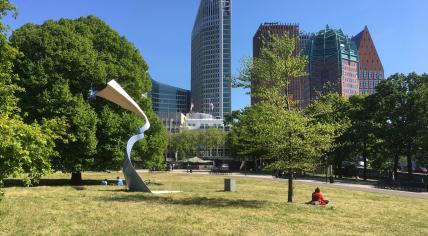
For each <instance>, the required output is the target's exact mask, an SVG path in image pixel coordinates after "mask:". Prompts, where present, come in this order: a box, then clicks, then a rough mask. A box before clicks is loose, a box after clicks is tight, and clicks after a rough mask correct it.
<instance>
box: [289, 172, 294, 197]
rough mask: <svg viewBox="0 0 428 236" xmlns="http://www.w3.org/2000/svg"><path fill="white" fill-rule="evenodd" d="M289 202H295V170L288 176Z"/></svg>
mask: <svg viewBox="0 0 428 236" xmlns="http://www.w3.org/2000/svg"><path fill="white" fill-rule="evenodd" d="M288 202H293V170H289V174H288Z"/></svg>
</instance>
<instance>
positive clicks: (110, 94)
mask: <svg viewBox="0 0 428 236" xmlns="http://www.w3.org/2000/svg"><path fill="white" fill-rule="evenodd" d="M96 95H97V96H99V97H102V98H104V99H106V100H109V101H111V102H113V103H116V104H117V105H119V106H120V107H122V108H124V109H126V110H129V111H132V112H133V113H135V114H137V115H138V116H140V117H141V118H143V119H144V120H145V121H146V123H145V124H144V126H143V127H141V128H139V129H138V130H137V134H136V135H134V136H132V137H131V138H130V139H129V140H128V144H127V145H126V153H125V154H126V155H125V158H124V160H123V169H122V171H123V174H124V176H125V180H126V188H127V190H128V191H134V192H149V193H151V191H150V189H149V188H148V187H147V185H146V184H145V183H144V181H143V180H142V179H141V177H140V176H139V175H138V173H137V171H136V170H135V168H134V166H133V165H132V162H131V151H132V147H133V146H134V144H135V143H136V142H137V141H138V140H141V139H143V138H144V132H146V131H147V130H148V129H149V128H150V123H149V119H147V116H146V114H145V113H144V112H143V110H141V108H140V107H139V106H138V104H137V103H136V102H135V101H134V100H133V99H132V98H131V96H129V95H128V93H127V92H126V91H125V90H124V89H123V88H122V87H121V86H120V85H119V84H118V83H117V82H116V81H115V80H111V81H110V82H108V83H107V87H106V88H104V89H103V90H101V91H99V92H97V93H96Z"/></svg>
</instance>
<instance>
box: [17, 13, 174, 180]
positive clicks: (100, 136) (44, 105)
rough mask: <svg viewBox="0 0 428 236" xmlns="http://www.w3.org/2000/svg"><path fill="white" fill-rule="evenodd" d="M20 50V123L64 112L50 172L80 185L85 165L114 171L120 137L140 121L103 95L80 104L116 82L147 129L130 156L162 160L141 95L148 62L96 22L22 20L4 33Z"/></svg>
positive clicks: (156, 127) (156, 126) (161, 135)
mask: <svg viewBox="0 0 428 236" xmlns="http://www.w3.org/2000/svg"><path fill="white" fill-rule="evenodd" d="M11 42H12V44H13V45H14V46H15V47H17V48H19V49H20V50H21V51H22V52H23V53H24V55H23V56H22V57H19V58H18V59H17V60H15V64H16V68H15V71H16V73H17V74H19V75H20V77H21V78H22V81H20V83H19V85H20V86H22V87H23V88H25V90H26V92H25V93H21V94H20V98H21V100H22V107H23V111H24V112H26V113H28V114H29V115H28V117H26V120H27V121H31V120H38V121H40V120H41V119H43V118H54V117H62V116H63V117H66V118H67V123H68V125H69V128H68V130H67V132H68V133H69V134H70V135H72V140H71V141H70V142H68V143H65V144H59V145H58V148H57V150H58V152H59V153H60V157H61V158H59V159H57V160H55V162H54V164H55V168H56V169H57V170H61V171H65V172H71V173H73V174H72V177H73V178H72V180H74V181H73V182H74V183H76V184H79V183H81V172H82V171H85V170H91V169H95V170H104V169H107V168H111V169H116V168H118V167H119V166H120V164H121V160H122V158H123V155H124V147H125V144H126V141H127V139H128V138H129V137H130V136H131V135H133V134H135V132H136V130H137V128H138V127H141V126H142V125H143V123H144V121H142V120H141V119H139V118H138V117H137V116H136V115H134V114H130V113H129V112H127V111H124V110H123V109H121V108H120V107H119V106H117V105H114V104H111V103H109V102H107V101H104V100H102V99H98V100H96V101H93V102H88V101H86V97H85V96H86V94H87V92H88V90H89V89H90V88H91V87H94V88H99V89H101V88H103V87H105V85H106V83H107V82H108V81H109V80H111V79H115V80H117V81H118V82H119V83H120V84H121V85H122V86H123V87H124V89H125V90H126V91H127V92H128V93H129V94H130V95H131V97H133V98H134V99H135V100H136V102H137V103H138V104H140V105H141V107H143V109H144V110H145V112H146V113H147V115H148V117H149V119H150V122H151V129H150V130H149V131H148V132H147V133H146V138H145V139H144V141H142V142H139V143H137V145H136V147H135V151H134V152H133V155H132V156H133V158H136V156H137V155H138V156H140V155H145V156H144V157H145V159H144V160H145V163H146V164H147V165H155V164H154V162H156V163H160V164H161V163H163V158H162V159H160V158H159V157H160V156H161V153H163V151H164V149H165V148H166V138H167V137H166V132H165V130H164V128H163V127H162V126H161V124H160V120H159V118H158V117H156V116H155V115H154V114H153V112H152V111H151V103H150V101H149V100H148V99H146V98H144V97H143V96H142V94H144V93H146V92H148V91H149V90H150V87H151V83H150V80H149V78H148V74H147V69H148V67H147V64H146V63H145V61H144V59H143V58H142V57H141V55H140V53H139V52H138V50H137V49H136V48H135V47H134V46H133V45H132V44H131V43H129V42H128V41H127V40H126V39H125V38H124V37H121V36H120V35H119V34H118V33H117V32H115V31H114V30H112V29H111V28H110V27H109V26H108V25H107V24H106V23H104V22H103V21H101V20H100V19H98V18H96V17H93V16H89V17H81V18H79V19H76V20H69V19H61V20H59V21H53V20H48V21H46V22H44V23H43V24H42V25H34V24H26V25H24V26H22V27H21V28H19V29H17V30H16V31H15V32H14V33H13V34H12V36H11Z"/></svg>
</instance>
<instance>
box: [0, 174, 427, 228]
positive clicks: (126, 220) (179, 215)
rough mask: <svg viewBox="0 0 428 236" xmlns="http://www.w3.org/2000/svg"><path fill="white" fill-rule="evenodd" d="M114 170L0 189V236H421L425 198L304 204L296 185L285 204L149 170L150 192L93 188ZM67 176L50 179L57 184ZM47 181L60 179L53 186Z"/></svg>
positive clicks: (256, 188)
mask: <svg viewBox="0 0 428 236" xmlns="http://www.w3.org/2000/svg"><path fill="white" fill-rule="evenodd" d="M117 175H119V174H118V173H110V174H109V173H85V174H84V175H83V177H84V179H89V180H94V181H92V182H91V181H89V182H90V183H93V184H94V185H87V186H85V187H84V188H83V189H82V188H73V187H70V186H38V187H31V188H25V187H7V188H5V189H4V190H5V193H6V195H5V199H4V200H3V201H2V202H0V235H136V234H138V235H315V234H321V235H428V201H426V200H421V199H415V198H406V197H397V196H389V195H383V194H374V193H366V192H360V191H350V190H342V189H338V188H328V187H323V188H322V191H323V192H324V195H325V197H326V198H327V199H330V200H331V204H330V205H328V206H325V207H316V206H311V205H306V204H304V202H305V201H308V200H309V197H310V194H311V192H312V191H313V189H314V185H309V184H302V183H296V185H295V203H293V204H288V203H287V185H286V182H279V181H274V180H261V179H244V178H236V179H237V190H238V191H237V192H235V193H229V192H223V191H222V189H223V179H224V178H225V176H204V175H194V174H193V175H192V174H170V173H151V174H144V175H143V177H144V178H145V179H150V180H151V182H152V183H154V184H151V185H150V188H151V189H153V190H182V191H183V192H182V193H173V194H162V195H154V194H146V193H128V192H125V191H123V190H124V189H123V187H118V186H99V185H95V184H96V183H98V182H99V181H100V180H101V179H104V178H109V179H110V180H114V179H115V177H116V176H117ZM68 177H69V175H64V174H54V175H51V176H49V177H48V178H49V179H51V182H50V183H51V184H52V183H58V184H60V183H61V179H67V178H68ZM52 179H59V181H53V180H52Z"/></svg>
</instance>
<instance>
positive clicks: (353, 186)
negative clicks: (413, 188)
mask: <svg viewBox="0 0 428 236" xmlns="http://www.w3.org/2000/svg"><path fill="white" fill-rule="evenodd" d="M173 173H186V170H174V172H173ZM188 174H189V175H209V174H210V173H209V172H207V171H193V173H192V174H190V173H188ZM220 176H221V175H220ZM228 176H233V177H240V178H257V179H271V180H276V181H288V180H287V179H277V178H274V177H273V176H272V175H254V174H252V175H244V174H241V173H232V174H229V175H224V177H228ZM295 181H296V182H300V183H307V184H313V185H317V186H328V187H333V188H342V189H350V190H356V191H364V192H373V193H383V194H388V195H394V196H404V197H414V198H420V199H428V193H427V192H421V193H418V192H407V191H398V190H391V189H382V188H377V187H376V186H375V185H374V184H373V183H370V182H362V183H343V182H338V181H336V182H335V183H334V184H329V183H325V182H323V181H319V180H309V179H296V180H295Z"/></svg>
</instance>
